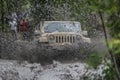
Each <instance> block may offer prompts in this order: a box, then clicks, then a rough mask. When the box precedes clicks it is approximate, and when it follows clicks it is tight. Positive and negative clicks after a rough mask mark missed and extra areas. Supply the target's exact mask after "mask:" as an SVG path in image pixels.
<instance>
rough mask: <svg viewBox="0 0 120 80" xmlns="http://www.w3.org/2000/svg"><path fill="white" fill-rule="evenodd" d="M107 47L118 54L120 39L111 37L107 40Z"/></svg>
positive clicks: (119, 52) (119, 51)
mask: <svg viewBox="0 0 120 80" xmlns="http://www.w3.org/2000/svg"><path fill="white" fill-rule="evenodd" d="M109 48H110V49H112V50H113V53H114V55H116V54H120V40H119V39H112V40H111V41H110V42H109Z"/></svg>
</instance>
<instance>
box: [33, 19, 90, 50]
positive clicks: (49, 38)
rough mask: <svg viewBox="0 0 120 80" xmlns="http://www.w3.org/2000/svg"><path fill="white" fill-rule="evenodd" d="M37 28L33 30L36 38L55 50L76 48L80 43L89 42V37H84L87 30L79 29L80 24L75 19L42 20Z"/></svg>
mask: <svg viewBox="0 0 120 80" xmlns="http://www.w3.org/2000/svg"><path fill="white" fill-rule="evenodd" d="M40 25H41V26H39V29H36V30H35V35H36V39H37V40H38V42H39V43H40V44H41V45H46V46H49V47H52V49H57V50H65V49H69V50H76V49H79V48H80V46H81V43H90V42H91V40H90V38H87V37H85V35H87V31H82V30H81V25H80V23H79V22H76V21H44V22H42V23H41V24H40Z"/></svg>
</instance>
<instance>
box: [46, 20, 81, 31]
mask: <svg viewBox="0 0 120 80" xmlns="http://www.w3.org/2000/svg"><path fill="white" fill-rule="evenodd" d="M44 32H45V33H52V32H75V33H79V32H80V24H78V23H59V22H53V23H48V24H46V25H45V26H44Z"/></svg>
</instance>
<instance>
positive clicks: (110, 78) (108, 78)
mask: <svg viewBox="0 0 120 80" xmlns="http://www.w3.org/2000/svg"><path fill="white" fill-rule="evenodd" d="M102 73H103V74H104V78H103V79H104V80H116V78H117V76H116V75H117V73H116V71H115V69H114V68H113V66H112V64H110V63H107V68H106V69H104V70H103V72H102Z"/></svg>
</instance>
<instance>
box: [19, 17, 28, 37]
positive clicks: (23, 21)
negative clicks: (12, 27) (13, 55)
mask: <svg viewBox="0 0 120 80" xmlns="http://www.w3.org/2000/svg"><path fill="white" fill-rule="evenodd" d="M20 26H21V32H22V33H23V38H24V39H26V38H27V27H26V24H25V20H24V19H23V20H21V21H20Z"/></svg>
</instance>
